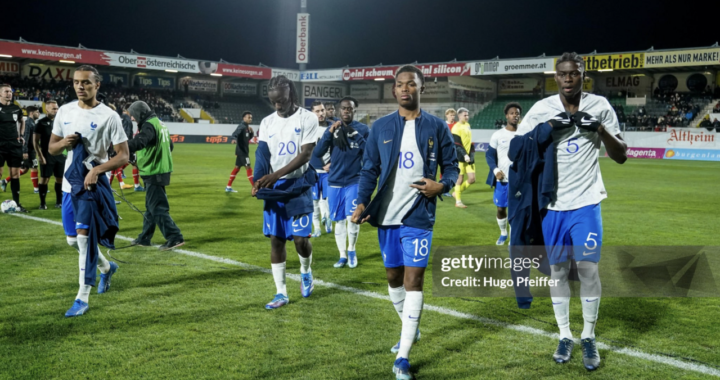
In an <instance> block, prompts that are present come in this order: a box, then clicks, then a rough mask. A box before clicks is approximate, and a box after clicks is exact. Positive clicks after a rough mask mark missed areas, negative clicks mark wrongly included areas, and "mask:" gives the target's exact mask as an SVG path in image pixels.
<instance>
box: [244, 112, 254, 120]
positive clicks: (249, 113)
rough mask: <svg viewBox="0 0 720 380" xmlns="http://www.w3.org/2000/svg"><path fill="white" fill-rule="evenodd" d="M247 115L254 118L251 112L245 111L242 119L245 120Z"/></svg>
mask: <svg viewBox="0 0 720 380" xmlns="http://www.w3.org/2000/svg"><path fill="white" fill-rule="evenodd" d="M245 115H250V116H252V112H250V111H243V113H242V118H243V119H244V118H245Z"/></svg>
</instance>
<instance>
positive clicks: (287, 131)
mask: <svg viewBox="0 0 720 380" xmlns="http://www.w3.org/2000/svg"><path fill="white" fill-rule="evenodd" d="M317 128H318V118H317V116H315V114H314V113H312V112H310V111H308V110H306V109H305V108H302V107H300V108H298V110H297V111H296V112H295V113H294V114H292V115H291V116H289V117H287V118H282V117H280V116H279V115H278V114H277V112H274V113H273V114H272V115H270V116H268V117H266V118H264V119H263V120H262V122H261V123H260V138H259V141H261V142H265V143H267V145H268V148H269V149H270V166H271V167H272V170H273V171H276V170H278V169H280V168H282V167H285V166H287V165H288V164H289V163H290V161H292V160H293V159H294V158H295V157H297V155H298V154H299V153H300V149H301V147H302V146H303V145H305V144H314V143H316V142H317ZM308 166H309V164H308V163H306V164H304V165H303V166H301V167H300V168H299V169H297V170H295V171H293V172H291V173H289V174H287V175H285V176H283V177H282V178H285V179H294V178H299V177H302V175H303V174H304V173H305V172H306V171H307V169H308Z"/></svg>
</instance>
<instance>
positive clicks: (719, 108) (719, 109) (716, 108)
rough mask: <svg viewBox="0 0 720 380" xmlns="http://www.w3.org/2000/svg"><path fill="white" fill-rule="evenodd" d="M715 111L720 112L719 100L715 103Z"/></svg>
mask: <svg viewBox="0 0 720 380" xmlns="http://www.w3.org/2000/svg"><path fill="white" fill-rule="evenodd" d="M713 113H720V102H717V104H715V108H713Z"/></svg>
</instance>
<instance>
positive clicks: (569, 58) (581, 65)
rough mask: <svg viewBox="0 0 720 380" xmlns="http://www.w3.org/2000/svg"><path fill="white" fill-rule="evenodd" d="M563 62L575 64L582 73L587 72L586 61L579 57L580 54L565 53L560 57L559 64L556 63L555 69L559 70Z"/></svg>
mask: <svg viewBox="0 0 720 380" xmlns="http://www.w3.org/2000/svg"><path fill="white" fill-rule="evenodd" d="M563 62H575V64H577V66H578V69H579V70H580V71H585V60H584V59H583V57H581V56H580V55H578V53H575V52H572V53H568V52H565V53H563V54H562V55H561V56H560V58H558V59H557V62H555V68H556V69H557V67H558V65H560V64H561V63H563Z"/></svg>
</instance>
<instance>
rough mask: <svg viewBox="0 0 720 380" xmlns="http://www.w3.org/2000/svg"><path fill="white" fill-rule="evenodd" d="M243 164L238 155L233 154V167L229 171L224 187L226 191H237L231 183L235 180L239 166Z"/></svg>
mask: <svg viewBox="0 0 720 380" xmlns="http://www.w3.org/2000/svg"><path fill="white" fill-rule="evenodd" d="M242 165H243V162H241V160H240V157H239V156H237V155H236V156H235V167H234V168H233V170H232V172H230V179H228V183H227V186H226V187H225V192H226V193H237V190H233V188H232V184H233V182H235V177H236V176H237V174H238V172H239V171H240V166H242Z"/></svg>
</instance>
